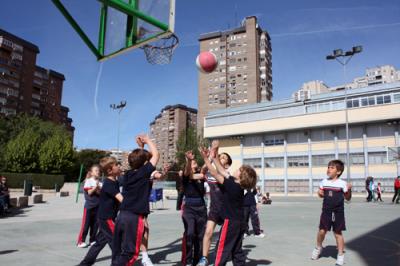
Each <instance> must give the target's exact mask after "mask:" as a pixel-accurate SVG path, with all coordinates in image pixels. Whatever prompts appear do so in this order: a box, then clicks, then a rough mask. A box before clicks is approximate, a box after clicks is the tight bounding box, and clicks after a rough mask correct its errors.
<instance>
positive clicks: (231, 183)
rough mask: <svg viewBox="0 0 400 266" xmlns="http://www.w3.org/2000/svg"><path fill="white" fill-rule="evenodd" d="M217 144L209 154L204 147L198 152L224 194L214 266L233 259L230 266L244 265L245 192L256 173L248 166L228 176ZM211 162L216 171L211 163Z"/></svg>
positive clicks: (214, 144) (251, 183)
mask: <svg viewBox="0 0 400 266" xmlns="http://www.w3.org/2000/svg"><path fill="white" fill-rule="evenodd" d="M218 149H219V142H218V141H216V140H214V141H213V142H212V149H211V153H210V152H209V151H208V150H207V149H206V148H204V147H202V148H200V153H201V155H202V157H203V159H204V162H205V163H206V165H207V168H208V170H209V172H210V173H211V175H212V176H214V177H215V179H216V180H217V182H218V183H219V184H220V187H221V191H222V193H223V204H222V217H223V219H224V223H223V225H222V227H221V231H220V236H219V240H218V244H217V254H216V259H215V264H214V265H215V266H220V265H226V263H227V262H228V260H229V258H232V262H233V265H235V266H236V265H238V266H241V265H245V263H246V254H245V253H244V252H243V249H242V241H243V235H244V232H245V229H246V228H245V225H244V222H243V199H244V190H245V189H251V188H254V187H255V185H256V183H257V174H256V172H255V171H254V169H253V168H252V167H250V166H248V165H242V166H241V167H240V168H239V169H238V170H236V171H235V172H234V173H233V175H230V174H229V173H228V172H227V171H226V169H225V168H224V167H223V166H222V165H221V162H220V161H219V158H218ZM209 155H210V158H211V160H212V162H213V163H214V165H215V167H216V169H215V168H214V166H213V165H212V164H211V163H212V162H211V161H210V159H209V158H208V156H209Z"/></svg>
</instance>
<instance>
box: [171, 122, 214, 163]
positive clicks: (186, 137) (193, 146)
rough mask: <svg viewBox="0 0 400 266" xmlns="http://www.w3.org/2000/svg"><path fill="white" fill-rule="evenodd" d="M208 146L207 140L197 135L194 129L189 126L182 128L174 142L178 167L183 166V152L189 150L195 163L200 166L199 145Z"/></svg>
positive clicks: (201, 161) (201, 159) (201, 160)
mask: <svg viewBox="0 0 400 266" xmlns="http://www.w3.org/2000/svg"><path fill="white" fill-rule="evenodd" d="M203 145H204V146H208V145H207V141H206V140H204V139H202V138H201V137H200V136H198V135H197V132H196V129H195V128H194V127H192V126H189V127H188V128H187V129H186V130H182V131H181V133H180V134H179V137H178V140H177V142H176V149H177V152H176V160H177V166H178V168H179V169H183V167H184V166H185V152H187V151H189V150H191V151H193V154H194V156H195V159H196V161H197V163H198V164H199V165H200V166H202V165H203V164H204V161H203V158H202V157H201V156H200V153H199V150H198V148H199V146H203Z"/></svg>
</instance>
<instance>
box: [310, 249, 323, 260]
mask: <svg viewBox="0 0 400 266" xmlns="http://www.w3.org/2000/svg"><path fill="white" fill-rule="evenodd" d="M321 252H322V247H320V248H318V247H317V248H314V250H313V252H312V254H311V259H312V260H317V259H319V255H321Z"/></svg>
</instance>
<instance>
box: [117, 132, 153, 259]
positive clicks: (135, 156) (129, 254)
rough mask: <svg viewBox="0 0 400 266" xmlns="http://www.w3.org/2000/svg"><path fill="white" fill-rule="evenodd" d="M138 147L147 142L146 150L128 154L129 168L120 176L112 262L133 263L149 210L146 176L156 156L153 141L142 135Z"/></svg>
mask: <svg viewBox="0 0 400 266" xmlns="http://www.w3.org/2000/svg"><path fill="white" fill-rule="evenodd" d="M136 142H137V143H138V145H139V147H143V146H144V144H147V145H148V146H149V149H150V154H151V159H150V160H149V152H148V151H146V150H144V149H142V148H139V149H135V150H133V151H132V152H131V153H130V154H129V157H128V161H129V165H130V167H131V170H129V171H128V172H127V173H126V174H125V177H124V183H123V192H122V195H123V197H124V200H123V202H122V204H121V206H120V212H119V214H118V217H117V220H116V224H115V232H114V237H113V242H112V246H113V248H112V265H114V266H117V265H118V266H119V265H120V266H126V265H133V264H134V263H135V261H136V259H137V257H138V255H139V249H140V243H141V242H142V238H143V233H144V223H145V222H144V218H145V216H146V215H148V214H149V213H150V209H149V195H150V182H149V179H150V176H151V173H152V172H153V171H154V170H155V166H156V164H157V162H158V159H159V158H160V155H159V153H158V150H157V148H156V146H155V144H154V143H153V142H152V141H151V140H150V138H149V137H148V136H146V135H140V136H137V137H136Z"/></svg>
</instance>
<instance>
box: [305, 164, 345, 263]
mask: <svg viewBox="0 0 400 266" xmlns="http://www.w3.org/2000/svg"><path fill="white" fill-rule="evenodd" d="M343 171H344V164H343V162H342V161H340V160H332V161H330V162H329V163H328V169H327V172H326V174H327V176H328V178H325V179H324V180H322V181H321V183H320V185H319V191H318V195H319V196H320V197H321V198H324V200H323V203H322V213H321V218H320V224H319V231H318V234H317V246H316V247H315V248H314V250H313V252H312V255H311V259H313V260H316V259H318V258H319V256H320V255H321V251H322V242H323V241H324V239H325V235H326V232H327V231H330V230H331V228H333V232H334V234H335V239H336V245H337V249H338V255H337V259H336V265H339V266H341V265H343V264H344V238H343V235H342V231H344V230H346V223H345V217H344V199H346V200H350V199H351V184H347V183H346V181H343V180H341V179H339V177H340V176H341V175H342V173H343Z"/></svg>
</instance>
